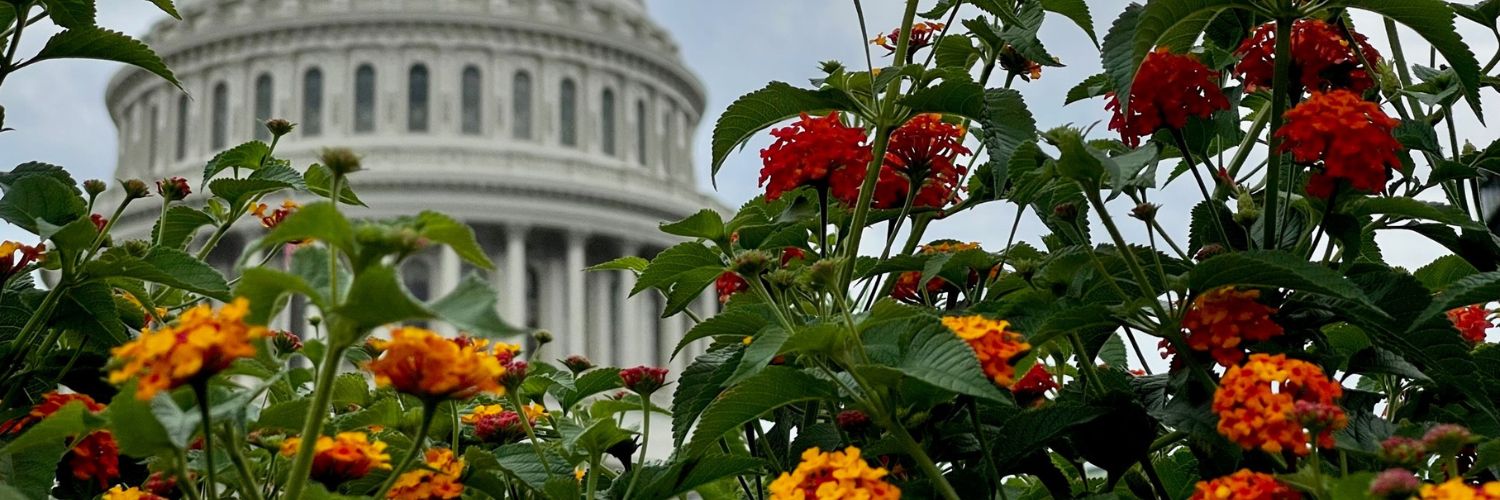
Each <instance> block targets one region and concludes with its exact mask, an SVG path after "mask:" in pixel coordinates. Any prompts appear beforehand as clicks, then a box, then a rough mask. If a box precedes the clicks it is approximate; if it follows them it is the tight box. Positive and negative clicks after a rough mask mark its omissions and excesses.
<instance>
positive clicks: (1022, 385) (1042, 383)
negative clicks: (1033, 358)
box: [1010, 363, 1061, 406]
mask: <svg viewBox="0 0 1500 500" xmlns="http://www.w3.org/2000/svg"><path fill="white" fill-rule="evenodd" d="M1059 387H1061V386H1059V385H1057V381H1056V380H1053V379H1052V373H1051V372H1048V371H1047V367H1046V366H1042V364H1041V363H1037V364H1034V365H1031V369H1030V370H1026V374H1025V375H1022V376H1021V380H1017V381H1016V383H1015V384H1014V385H1012V386H1010V392H1011V393H1012V394H1015V395H1016V401H1017V402H1018V403H1020V404H1021V406H1033V405H1036V404H1040V403H1041V402H1042V400H1043V399H1044V398H1046V397H1047V391H1050V390H1053V389H1057V388H1059Z"/></svg>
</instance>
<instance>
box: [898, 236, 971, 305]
mask: <svg viewBox="0 0 1500 500" xmlns="http://www.w3.org/2000/svg"><path fill="white" fill-rule="evenodd" d="M979 249H980V248H979V244H978V243H958V242H952V241H945V242H936V243H933V244H931V245H926V246H924V247H922V254H923V255H932V254H940V253H948V254H954V253H959V252H966V251H969V250H979ZM979 271H980V270H979V269H970V270H969V283H966V284H965V285H966V286H973V285H974V284H975V283H977V280H978V279H979ZM921 281H922V272H921V271H907V272H904V273H901V274H900V275H899V276H897V277H896V283H895V284H894V285H892V286H891V297H892V298H894V299H896V300H899V301H902V302H907V303H912V304H921V303H925V302H926V299H930V298H933V297H935V296H936V295H937V294H939V293H943V292H949V293H957V292H960V291H962V290H960V289H959V288H958V286H956V285H953V284H950V283H948V281H947V280H944V279H942V278H938V277H934V278H932V279H930V280H927V284H926V285H925V287H924V286H923V285H922V283H921ZM921 288H926V293H925V294H924V293H923V291H922V290H920V289H921Z"/></svg>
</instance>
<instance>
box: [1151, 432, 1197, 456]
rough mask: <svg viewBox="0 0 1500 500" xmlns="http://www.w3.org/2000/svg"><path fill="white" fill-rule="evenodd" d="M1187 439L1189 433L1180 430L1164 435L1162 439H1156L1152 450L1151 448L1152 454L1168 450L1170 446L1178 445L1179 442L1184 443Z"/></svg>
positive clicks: (1152, 443)
mask: <svg viewBox="0 0 1500 500" xmlns="http://www.w3.org/2000/svg"><path fill="white" fill-rule="evenodd" d="M1187 437H1188V433H1187V432H1186V431H1180V430H1177V431H1172V432H1168V433H1166V434H1162V436H1161V437H1159V438H1156V440H1155V441H1152V442H1151V448H1150V450H1151V451H1152V452H1157V451H1161V450H1162V449H1163V448H1166V447H1168V446H1172V445H1173V444H1174V443H1176V442H1178V441H1182V440H1183V439H1187Z"/></svg>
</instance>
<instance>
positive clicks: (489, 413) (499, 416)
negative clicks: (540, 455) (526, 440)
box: [463, 404, 547, 443]
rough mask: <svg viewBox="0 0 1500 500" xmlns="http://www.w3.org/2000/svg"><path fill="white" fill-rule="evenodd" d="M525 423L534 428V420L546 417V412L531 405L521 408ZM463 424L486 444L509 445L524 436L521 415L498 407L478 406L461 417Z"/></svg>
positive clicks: (537, 406)
mask: <svg viewBox="0 0 1500 500" xmlns="http://www.w3.org/2000/svg"><path fill="white" fill-rule="evenodd" d="M522 411H524V412H525V413H526V420H527V423H528V424H530V425H533V426H535V425H536V420H537V419H538V418H541V417H543V416H545V415H547V410H546V409H544V408H542V407H541V406H539V405H535V404H531V405H526V406H525V407H523V408H522ZM463 423H466V424H469V425H472V426H474V436H475V437H478V438H479V440H480V441H484V442H486V443H509V442H515V441H519V440H521V438H523V437H525V436H526V428H525V427H523V426H522V425H521V415H520V414H518V413H516V412H514V411H511V410H507V409H505V408H504V407H502V406H500V405H479V406H476V407H474V411H473V412H471V413H469V414H468V415H464V416H463Z"/></svg>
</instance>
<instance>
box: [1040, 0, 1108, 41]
mask: <svg viewBox="0 0 1500 500" xmlns="http://www.w3.org/2000/svg"><path fill="white" fill-rule="evenodd" d="M1041 4H1042V8H1043V9H1046V10H1047V11H1048V12H1056V13H1058V14H1061V15H1062V16H1063V17H1066V18H1068V19H1070V20H1072V21H1073V24H1077V25H1078V28H1079V29H1081V30H1083V32H1084V33H1085V34H1087V35H1088V36H1089V41H1091V42H1094V47H1098V46H1099V37H1097V36H1095V35H1094V18H1093V16H1091V15H1089V4H1088V3H1087V2H1084V0H1042V1H1041Z"/></svg>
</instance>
